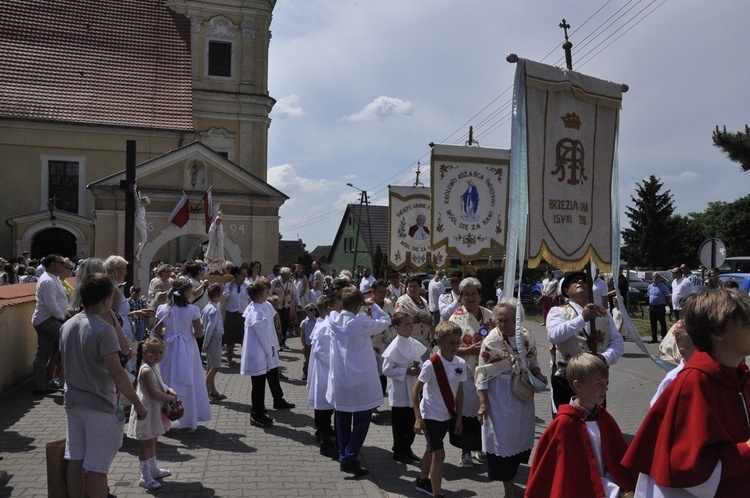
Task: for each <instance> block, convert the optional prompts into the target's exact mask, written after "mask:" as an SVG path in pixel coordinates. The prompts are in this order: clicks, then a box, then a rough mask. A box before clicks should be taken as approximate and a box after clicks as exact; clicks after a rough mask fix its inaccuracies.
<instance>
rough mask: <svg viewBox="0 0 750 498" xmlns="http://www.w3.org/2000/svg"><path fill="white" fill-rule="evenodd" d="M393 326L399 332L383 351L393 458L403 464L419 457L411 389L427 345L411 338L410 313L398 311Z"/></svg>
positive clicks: (393, 319)
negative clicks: (389, 406)
mask: <svg viewBox="0 0 750 498" xmlns="http://www.w3.org/2000/svg"><path fill="white" fill-rule="evenodd" d="M391 325H392V326H393V327H394V328H395V329H396V333H397V334H398V335H397V336H396V338H395V339H394V340H393V342H391V344H390V345H389V346H388V347H387V348H386V350H385V351H384V352H383V375H385V376H386V377H388V388H387V390H388V403H389V404H390V405H391V429H392V431H393V459H394V460H396V461H397V462H400V463H409V462H418V461H419V457H418V456H417V455H415V454H414V452H413V451H412V450H411V445H412V443H413V442H414V422H415V419H414V409H413V407H412V402H411V390H412V388H413V387H414V384H415V383H416V381H417V375H419V373H420V371H421V370H422V369H421V365H422V355H424V354H425V353H426V352H427V348H426V347H424V345H423V344H422V343H421V342H419V341H418V340H416V339H413V338H412V337H411V332H412V329H413V325H412V321H411V317H410V316H409V315H407V314H406V313H403V312H401V311H397V312H396V313H394V314H393V317H392V318H391Z"/></svg>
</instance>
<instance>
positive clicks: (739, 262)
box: [719, 256, 750, 273]
mask: <svg viewBox="0 0 750 498" xmlns="http://www.w3.org/2000/svg"><path fill="white" fill-rule="evenodd" d="M719 271H720V272H728V273H742V272H749V271H750V256H731V257H729V258H727V259H726V260H725V261H724V264H723V265H721V266H720V267H719Z"/></svg>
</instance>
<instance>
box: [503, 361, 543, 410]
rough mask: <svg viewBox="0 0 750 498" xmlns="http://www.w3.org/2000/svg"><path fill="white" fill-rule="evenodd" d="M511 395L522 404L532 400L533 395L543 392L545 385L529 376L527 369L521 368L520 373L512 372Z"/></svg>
mask: <svg viewBox="0 0 750 498" xmlns="http://www.w3.org/2000/svg"><path fill="white" fill-rule="evenodd" d="M511 385H512V386H513V394H515V395H516V397H517V398H518V399H520V400H521V401H524V402H527V403H528V402H529V401H533V400H534V394H536V393H538V392H541V391H543V390H544V389H545V388H546V387H547V384H546V383H545V382H542V381H541V380H539V379H537V378H536V377H535V376H533V375H531V372H530V371H529V369H528V368H521V371H520V372H513V375H512V384H511Z"/></svg>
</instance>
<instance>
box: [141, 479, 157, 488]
mask: <svg viewBox="0 0 750 498" xmlns="http://www.w3.org/2000/svg"><path fill="white" fill-rule="evenodd" d="M138 485H139V486H140V487H142V488H146V489H159V488H160V487H161V484H160V483H158V482H156V481H154V480H153V479H149V480H148V481H146V480H144V479H143V477H141V479H140V481H138Z"/></svg>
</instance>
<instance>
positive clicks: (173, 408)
mask: <svg viewBox="0 0 750 498" xmlns="http://www.w3.org/2000/svg"><path fill="white" fill-rule="evenodd" d="M161 411H162V412H163V413H164V415H166V417H167V418H168V419H169V420H171V421H172V422H174V421H175V420H180V419H181V418H182V416H183V415H184V414H185V406H184V405H183V404H182V401H178V402H176V403H167V404H165V405H164V407H163V408H162V409H161Z"/></svg>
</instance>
